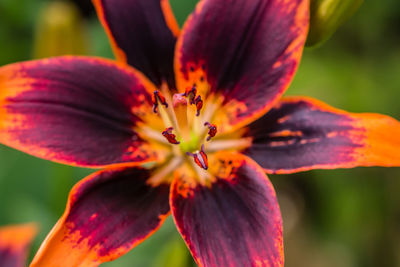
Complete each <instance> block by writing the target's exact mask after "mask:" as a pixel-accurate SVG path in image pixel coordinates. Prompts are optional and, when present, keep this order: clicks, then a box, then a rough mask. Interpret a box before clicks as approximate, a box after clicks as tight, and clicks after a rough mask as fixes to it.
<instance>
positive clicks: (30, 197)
mask: <svg viewBox="0 0 400 267" xmlns="http://www.w3.org/2000/svg"><path fill="white" fill-rule="evenodd" d="M49 3H50V1H46V0H0V65H4V64H8V63H12V62H16V61H21V60H28V59H32V58H34V57H38V56H42V54H41V52H38V46H43V45H44V44H43V43H46V42H43V38H50V37H48V36H49V35H48V34H47V35H46V33H44V32H45V30H44V29H46V25H47V24H46V23H47V22H46V18H45V17H46V16H47V15H48V13H46V11H44V10H46V9H47V8H46V7H47V6H48V5H49ZM76 3H77V4H78V5H77V6H78V7H79V10H78V11H77V12H78V13H76V14H74V15H73V16H72V17H73V19H72V21H73V22H72V23H74V25H77V26H74V27H76V28H74V30H73V32H72V33H70V34H71V36H75V38H76V42H81V43H80V44H78V48H76V50H73V51H75V52H76V53H85V54H89V55H97V56H104V57H111V58H112V57H113V56H112V53H111V50H110V46H109V44H108V40H107V37H106V35H105V33H104V32H103V29H102V28H101V26H100V24H99V22H98V21H97V18H96V16H95V13H94V11H93V9H92V6H91V4H90V1H89V0H78V1H76ZM171 3H172V6H173V9H174V11H175V13H176V15H177V18H178V21H179V22H180V23H181V24H182V23H183V22H184V20H185V18H186V16H187V15H188V14H189V13H190V12H191V10H192V9H193V7H194V5H195V3H196V0H171ZM65 12H66V11H63V12H62V13H61V14H60V16H64V15H65V14H64V13H65ZM46 14H47V15H46ZM54 14H57V12H56V13H52V15H49V16H50V20H49V21H50V22H51V21H52V19H57V18H58V16H57V15H54ZM80 16H82V18H81V19H80V18H79V17H80ZM43 25H44V26H43ZM50 35H51V33H50ZM46 36H47V37H46ZM67 36H69V35H65V38H64V41H65V42H67V40H66V39H68V38H67ZM76 42H75V44H76ZM73 45H74V44H71V47H72V46H73ZM49 49H50V48H49ZM65 49H68V47H67V48H65ZM73 49H75V48H73ZM39 50H40V49H39ZM49 51H50V50H49ZM286 95H307V96H312V97H316V98H318V99H320V100H323V101H325V102H327V103H328V104H331V105H333V106H335V107H338V108H342V109H346V110H348V111H352V112H379V113H383V114H388V115H391V116H393V117H395V118H397V119H400V103H399V99H400V2H399V1H398V0H381V1H366V2H365V3H364V4H363V5H362V6H361V8H360V9H359V11H358V12H357V13H356V14H355V15H354V16H353V17H352V18H351V19H350V20H348V21H347V22H346V23H345V24H344V25H343V27H341V28H340V29H339V30H338V32H337V33H336V34H334V35H333V37H332V38H331V39H330V40H328V41H327V42H326V43H325V44H324V45H322V46H321V47H319V48H316V49H306V51H305V53H304V56H303V60H302V63H301V65H300V68H299V71H298V72H297V75H296V78H295V80H294V82H293V84H292V86H291V87H290V89H289V90H288V92H287V93H286ZM399 138H400V137H399ZM399 153H400V151H399ZM0 162H1V163H0V225H5V224H14V223H23V222H31V221H36V222H38V223H39V224H40V225H41V231H40V235H39V236H38V238H37V239H36V241H35V244H34V246H33V249H32V253H34V251H36V250H37V249H38V246H39V245H40V243H41V241H42V240H43V239H44V237H45V236H46V234H47V233H48V232H49V230H50V229H51V227H52V226H53V225H54V224H55V223H56V221H57V219H58V218H59V217H60V216H61V214H62V213H63V211H64V207H65V204H66V200H67V196H68V192H69V190H70V189H71V187H72V186H73V185H74V184H75V183H76V182H77V181H78V180H80V179H81V178H83V177H85V176H86V175H87V174H89V173H91V172H92V170H87V169H78V168H72V167H68V166H62V165H59V164H54V163H50V162H46V161H43V160H40V159H37V158H33V157H31V156H27V155H25V154H23V153H20V152H18V151H15V150H12V149H9V148H7V147H4V146H0ZM270 178H271V180H272V182H273V184H274V185H275V187H276V190H277V194H278V199H279V202H280V205H281V210H282V214H283V220H284V230H285V255H286V266H288V267H303V266H304V267H331V266H332V267H334V266H335V267H336V266H340V267H353V266H357V267H375V266H391V267H392V266H400V205H399V203H400V169H398V168H397V169H396V168H357V169H350V170H317V171H309V172H305V173H299V174H293V175H280V176H272V175H271V176H270ZM102 266H109V267H111V266H115V267H116V266H143V267H147V266H149V267H156V266H167V267H186V266H195V265H194V263H193V261H192V260H191V257H190V254H189V253H188V251H187V249H186V248H185V245H184V243H183V241H182V240H181V238H180V236H179V234H178V233H177V231H176V230H175V228H174V225H173V222H172V220H171V219H169V220H167V222H166V223H165V225H164V226H163V227H162V228H161V230H160V231H159V232H157V233H156V234H155V235H153V236H152V237H151V238H149V239H148V240H146V241H145V242H144V243H142V244H141V245H139V246H138V247H137V248H135V249H134V250H133V251H132V252H130V253H128V254H127V255H125V256H123V257H121V258H120V259H118V260H116V261H114V262H112V263H107V264H104V265H102Z"/></svg>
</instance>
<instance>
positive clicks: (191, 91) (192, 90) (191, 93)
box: [185, 84, 197, 105]
mask: <svg viewBox="0 0 400 267" xmlns="http://www.w3.org/2000/svg"><path fill="white" fill-rule="evenodd" d="M196 94H197V89H196V85H195V84H194V85H193V86H192V87H187V88H186V92H185V96H186V97H187V98H189V104H190V105H194V104H195V102H194V101H195V100H194V98H195V97H196Z"/></svg>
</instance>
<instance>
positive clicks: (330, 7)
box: [306, 0, 363, 46]
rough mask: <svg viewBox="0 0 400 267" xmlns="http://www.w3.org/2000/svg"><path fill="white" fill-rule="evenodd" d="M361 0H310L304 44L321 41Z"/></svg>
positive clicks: (329, 34) (354, 10) (331, 32)
mask: <svg viewBox="0 0 400 267" xmlns="http://www.w3.org/2000/svg"><path fill="white" fill-rule="evenodd" d="M362 2H363V0H311V3H310V4H311V7H310V30H309V33H308V37H307V42H306V46H315V45H318V44H321V43H323V42H324V41H326V40H327V39H329V37H331V35H332V34H333V33H334V32H335V31H336V30H337V28H339V26H340V25H342V24H343V23H344V22H345V21H346V20H347V19H348V18H350V17H351V16H352V15H353V14H354V12H356V11H357V9H358V8H359V7H360V5H361V4H362Z"/></svg>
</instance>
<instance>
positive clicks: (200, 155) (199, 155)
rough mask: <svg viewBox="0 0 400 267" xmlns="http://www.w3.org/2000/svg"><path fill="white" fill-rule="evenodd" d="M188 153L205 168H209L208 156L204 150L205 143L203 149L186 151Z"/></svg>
mask: <svg viewBox="0 0 400 267" xmlns="http://www.w3.org/2000/svg"><path fill="white" fill-rule="evenodd" d="M186 155H188V156H191V157H193V160H194V162H195V163H196V164H197V165H198V166H199V167H200V168H203V169H205V170H207V169H208V158H207V154H206V153H205V152H204V145H201V150H200V151H197V152H196V153H190V152H186Z"/></svg>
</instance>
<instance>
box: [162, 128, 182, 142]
mask: <svg viewBox="0 0 400 267" xmlns="http://www.w3.org/2000/svg"><path fill="white" fill-rule="evenodd" d="M173 129H174V128H172V127H169V128H167V129H165V130H164V131H163V132H162V135H163V136H164V137H165V138H167V140H168V142H169V143H170V144H173V145H178V144H180V142H179V141H177V140H176V135H175V134H173V133H172V130H173Z"/></svg>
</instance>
